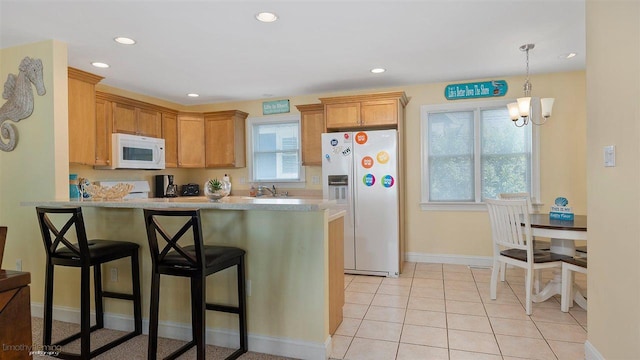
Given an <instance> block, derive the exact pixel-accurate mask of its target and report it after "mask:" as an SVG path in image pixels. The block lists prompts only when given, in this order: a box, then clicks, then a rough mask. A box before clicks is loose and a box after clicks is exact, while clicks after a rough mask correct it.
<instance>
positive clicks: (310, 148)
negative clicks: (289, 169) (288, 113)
mask: <svg viewBox="0 0 640 360" xmlns="http://www.w3.org/2000/svg"><path fill="white" fill-rule="evenodd" d="M296 108H298V110H299V111H300V134H301V140H300V145H301V146H302V165H303V166H321V165H322V142H321V140H322V133H324V132H326V130H327V129H326V128H325V126H324V105H323V104H309V105H296Z"/></svg>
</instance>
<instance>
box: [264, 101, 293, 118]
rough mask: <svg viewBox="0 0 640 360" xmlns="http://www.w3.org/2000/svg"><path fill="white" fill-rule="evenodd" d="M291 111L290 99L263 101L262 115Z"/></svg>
mask: <svg viewBox="0 0 640 360" xmlns="http://www.w3.org/2000/svg"><path fill="white" fill-rule="evenodd" d="M288 112H289V100H275V101H264V102H262V115H271V114H282V113H288Z"/></svg>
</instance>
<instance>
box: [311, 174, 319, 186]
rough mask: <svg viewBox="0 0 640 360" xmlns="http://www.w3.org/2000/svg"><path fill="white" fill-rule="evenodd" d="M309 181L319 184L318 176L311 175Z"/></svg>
mask: <svg viewBox="0 0 640 360" xmlns="http://www.w3.org/2000/svg"><path fill="white" fill-rule="evenodd" d="M311 183H312V184H314V185H317V184H320V176H318V175H314V176H312V177H311Z"/></svg>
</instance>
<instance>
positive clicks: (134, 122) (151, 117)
mask: <svg viewBox="0 0 640 360" xmlns="http://www.w3.org/2000/svg"><path fill="white" fill-rule="evenodd" d="M113 132H116V133H124V134H132V135H140V136H149V137H155V138H159V137H162V117H161V114H160V112H159V111H156V110H150V109H144V108H140V107H136V106H135V105H131V104H127V103H120V102H113Z"/></svg>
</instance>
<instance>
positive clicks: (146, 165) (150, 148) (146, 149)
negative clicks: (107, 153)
mask: <svg viewBox="0 0 640 360" xmlns="http://www.w3.org/2000/svg"><path fill="white" fill-rule="evenodd" d="M102 168H108V169H150V170H162V169H164V139H158V138H152V137H146V136H137V135H129V134H119V133H116V134H112V135H111V166H107V167H102Z"/></svg>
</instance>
